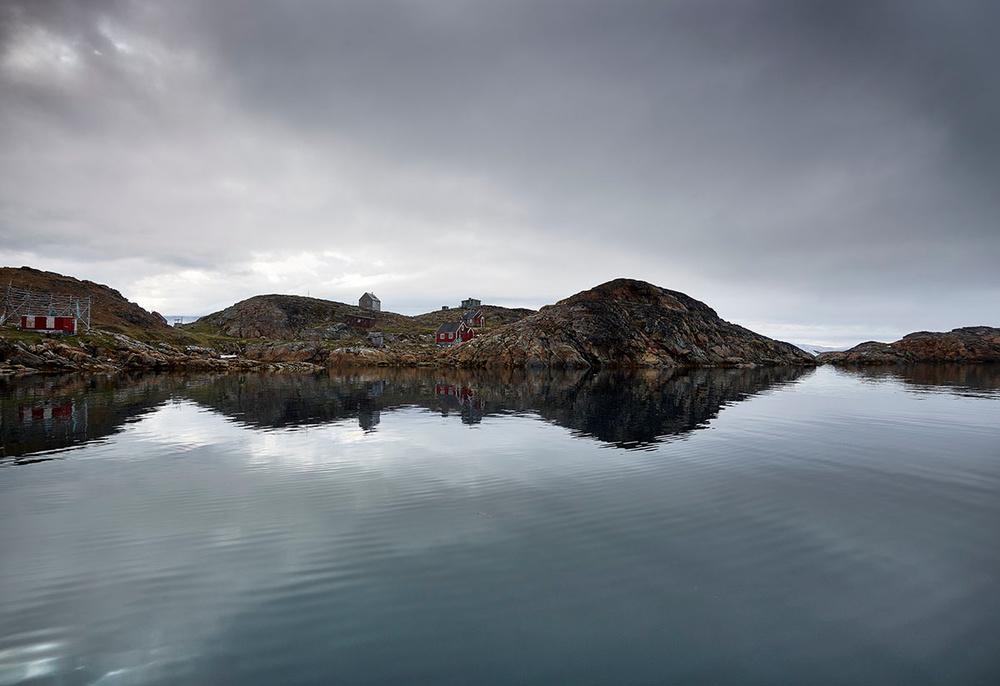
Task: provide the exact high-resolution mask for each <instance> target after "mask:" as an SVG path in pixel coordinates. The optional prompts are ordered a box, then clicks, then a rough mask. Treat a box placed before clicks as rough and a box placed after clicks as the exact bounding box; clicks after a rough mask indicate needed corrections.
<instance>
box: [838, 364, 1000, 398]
mask: <svg viewBox="0 0 1000 686" xmlns="http://www.w3.org/2000/svg"><path fill="white" fill-rule="evenodd" d="M841 371H842V372H844V373H847V374H851V375H852V376H856V377H859V378H862V379H866V380H872V381H899V382H901V383H903V384H906V386H908V387H909V388H911V390H921V389H924V390H934V391H946V392H949V393H954V394H955V395H998V394H1000V364H993V363H991V364H911V365H897V366H890V367H853V368H852V367H846V368H843V369H841Z"/></svg>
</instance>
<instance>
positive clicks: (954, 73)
mask: <svg viewBox="0 0 1000 686" xmlns="http://www.w3.org/2000/svg"><path fill="white" fill-rule="evenodd" d="M0 8H2V9H0V179H2V182H0V263H2V264H6V265H13V266H19V265H22V264H27V265H31V266H35V267H39V268H44V269H52V270H55V271H59V272H62V273H66V274H71V275H74V276H79V277H82V278H90V279H93V280H96V281H100V282H102V283H107V284H109V285H112V286H113V287H115V288H118V289H119V290H121V291H122V292H123V294H125V295H126V296H127V297H129V298H130V299H133V300H136V301H137V302H139V303H140V304H141V305H143V306H144V307H147V308H149V309H156V310H159V311H161V312H164V313H166V314H175V313H176V314H204V313H207V312H210V311H212V310H216V309H220V308H222V307H225V306H227V305H229V304H232V303H233V302H235V301H237V300H241V299H243V298H246V297H249V296H251V295H255V294H258V293H274V292H277V293H297V294H303V295H305V294H307V293H308V294H311V295H313V296H317V297H324V298H330V299H335V300H344V301H354V300H355V299H356V298H357V296H358V295H360V293H361V292H362V291H364V290H374V291H375V292H376V293H377V294H378V295H379V296H380V297H381V298H382V302H383V307H384V308H385V309H390V310H394V311H398V312H406V313H415V312H421V311H427V310H429V309H437V308H438V307H440V305H442V304H446V303H447V304H457V301H458V300H459V299H460V298H462V297H466V296H469V295H471V296H476V297H480V298H482V299H483V300H484V301H487V302H490V303H497V304H508V305H527V306H532V307H537V306H539V305H542V304H545V303H548V302H553V301H555V300H557V299H559V298H562V297H566V296H568V295H570V294H572V293H574V292H577V291H579V290H583V289H585V288H588V287H590V286H593V285H596V284H598V283H600V282H603V281H606V280H608V279H611V278H615V277H619V276H628V277H634V278H640V279H645V280H648V281H651V282H653V283H656V284H659V285H662V286H666V287H668V288H673V289H676V290H681V291H684V292H686V293H688V294H690V295H692V296H694V297H696V298H698V299H700V300H704V301H705V302H707V303H708V304H710V305H712V306H713V307H715V308H716V310H717V311H718V312H719V313H720V314H721V315H722V316H723V317H725V318H727V319H729V320H731V321H735V322H738V323H740V324H744V325H746V326H749V327H751V328H753V329H756V330H758V331H760V332H762V333H765V334H769V335H772V336H776V337H779V338H783V339H786V340H796V341H810V342H814V343H818V344H842V343H854V342H857V341H859V340H864V339H868V338H879V339H885V340H892V339H894V338H896V337H898V336H899V335H901V334H903V333H906V332H909V331H913V330H917V329H936V330H941V329H949V328H953V327H956V326H963V325H974V324H991V325H1000V76H998V74H997V68H998V66H1000V47H998V46H1000V38H998V36H997V27H998V26H1000V3H998V2H993V1H991V0H985V1H984V2H981V3H976V2H955V1H953V0H941V1H940V2H917V1H909V0H906V1H900V2H893V3H880V2H874V1H871V0H865V1H862V2H819V1H817V2H809V1H808V0H788V1H787V2H779V1H775V2H754V1H736V0H731V1H729V2H714V1H712V0H707V1H706V0H691V1H689V2H623V1H621V0H614V1H612V0H606V1H605V2H583V1H574V2H544V1H538V0H531V1H529V2H523V3H522V2H513V1H511V0H503V2H496V1H490V0H487V1H484V2H456V1H452V0H431V1H426V2H414V1H408V2H378V1H374V0H361V1H359V2H329V1H326V0H322V1H321V0H316V1H298V2H296V1H292V2H281V3H279V2H263V1H261V2H247V1H244V0H211V1H209V0H204V1H202V2H194V1H187V0H170V2H152V1H150V2H141V1H134V2H130V1H120V2H119V1H114V0H107V1H103V0H92V1H84V0H80V1H78V2H69V1H64V2H50V1H48V0H24V1H23V2H17V1H14V2H11V0H0Z"/></svg>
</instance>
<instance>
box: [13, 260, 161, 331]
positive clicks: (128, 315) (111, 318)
mask: <svg viewBox="0 0 1000 686" xmlns="http://www.w3.org/2000/svg"><path fill="white" fill-rule="evenodd" d="M8 284H9V285H11V286H14V287H15V288H28V289H31V290H34V291H43V292H48V293H55V294H57V295H72V296H76V297H80V298H85V297H87V296H90V298H91V305H90V311H91V312H90V317H91V326H94V327H102V328H105V329H118V330H129V329H133V328H136V327H138V328H143V329H152V330H157V331H164V332H165V331H169V330H170V326H169V325H168V324H167V321H166V320H165V319H164V318H163V317H162V316H160V315H159V314H157V313H156V312H147V311H146V310H144V309H142V308H141V307H139V306H138V305H137V304H135V303H134V302H130V301H129V300H128V299H126V298H125V296H123V295H122V294H121V293H119V292H118V291H116V290H114V289H113V288H110V287H108V286H104V285H102V284H99V283H94V282H93V281H85V280H80V279H74V278H73V277H72V276H64V275H62V274H56V273H55V272H43V271H40V270H38V269H32V268H31V267H20V268H15V267H0V291H2V290H6V288H7V286H8Z"/></svg>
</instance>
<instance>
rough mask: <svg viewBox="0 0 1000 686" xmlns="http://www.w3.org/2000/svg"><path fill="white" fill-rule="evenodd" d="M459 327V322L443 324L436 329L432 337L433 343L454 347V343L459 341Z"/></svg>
mask: <svg viewBox="0 0 1000 686" xmlns="http://www.w3.org/2000/svg"><path fill="white" fill-rule="evenodd" d="M461 326H462V324H461V322H445V323H444V324H442V325H441V326H439V327H438V330H437V333H436V334H435V336H434V342H435V343H437V344H438V345H455V343H456V342H458V341H459V340H461V339H460V338H459V329H460V328H461Z"/></svg>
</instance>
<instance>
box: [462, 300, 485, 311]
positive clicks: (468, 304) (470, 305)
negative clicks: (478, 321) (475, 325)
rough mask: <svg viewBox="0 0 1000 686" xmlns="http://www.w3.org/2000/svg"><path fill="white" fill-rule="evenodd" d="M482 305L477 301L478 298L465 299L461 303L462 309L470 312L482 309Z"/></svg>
mask: <svg viewBox="0 0 1000 686" xmlns="http://www.w3.org/2000/svg"><path fill="white" fill-rule="evenodd" d="M482 304H483V303H482V301H481V300H479V299H478V298H466V299H465V300H463V301H462V309H463V310H471V309H474V308H476V307H482Z"/></svg>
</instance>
